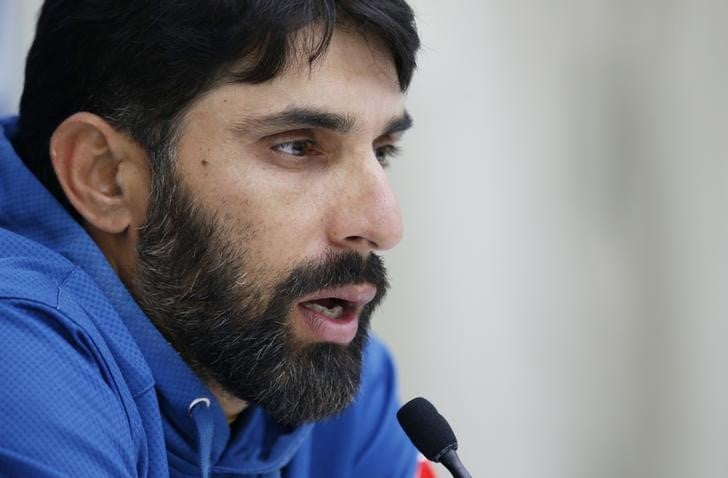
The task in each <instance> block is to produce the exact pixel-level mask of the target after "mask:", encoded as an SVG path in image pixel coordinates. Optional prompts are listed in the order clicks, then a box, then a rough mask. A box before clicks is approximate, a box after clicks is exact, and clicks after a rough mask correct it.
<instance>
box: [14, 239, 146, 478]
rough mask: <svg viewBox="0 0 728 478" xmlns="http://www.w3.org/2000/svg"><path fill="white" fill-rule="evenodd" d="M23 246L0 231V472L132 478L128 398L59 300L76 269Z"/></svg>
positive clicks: (88, 324) (86, 328)
mask: <svg viewBox="0 0 728 478" xmlns="http://www.w3.org/2000/svg"><path fill="white" fill-rule="evenodd" d="M27 242H29V241H27V240H26V241H25V243H24V241H23V240H22V238H20V239H19V236H16V235H14V234H12V233H8V232H7V231H3V230H2V229H0V246H2V247H0V383H2V384H3V385H4V387H5V390H6V392H7V393H2V394H0V423H3V433H0V468H2V469H3V470H8V471H13V472H16V473H17V474H18V476H30V475H29V474H28V473H27V472H28V471H29V470H46V469H54V470H65V471H66V472H68V473H71V474H73V476H102V475H107V474H108V473H112V474H113V475H114V476H126V475H132V474H133V472H134V470H135V469H136V461H137V458H136V456H137V453H136V444H138V440H139V432H138V425H137V423H136V422H137V421H138V420H137V419H136V418H135V417H134V413H133V410H132V409H130V407H129V405H130V404H132V405H133V403H132V401H131V400H130V395H129V393H128V390H127V388H126V387H125V386H124V384H123V379H122V376H121V374H120V373H119V370H118V368H117V366H116V364H115V362H114V359H113V357H112V356H111V354H110V353H109V350H108V347H107V346H106V344H105V343H104V340H103V339H102V338H101V337H100V336H99V334H98V332H97V331H96V329H95V328H94V326H93V325H92V321H91V320H90V318H89V317H88V316H87V314H86V313H85V311H84V310H83V308H82V307H80V306H78V304H76V303H75V301H73V300H68V298H67V297H64V294H63V292H64V290H65V288H64V284H65V283H66V282H67V281H69V280H72V278H74V277H76V276H78V275H79V274H80V271H78V269H77V268H76V267H75V266H74V265H73V264H71V263H70V262H68V261H67V260H65V259H64V258H62V257H61V256H59V255H57V254H53V253H51V252H50V251H47V250H46V251H44V250H43V248H42V247H35V246H34V245H33V244H28V243H27ZM130 412H131V413H130ZM40 442H42V443H43V446H42V447H39V446H38V443H40ZM38 473H39V476H46V475H45V473H44V472H41V471H38ZM31 475H32V474H31ZM32 476H35V475H32Z"/></svg>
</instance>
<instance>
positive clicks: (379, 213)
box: [329, 153, 402, 255]
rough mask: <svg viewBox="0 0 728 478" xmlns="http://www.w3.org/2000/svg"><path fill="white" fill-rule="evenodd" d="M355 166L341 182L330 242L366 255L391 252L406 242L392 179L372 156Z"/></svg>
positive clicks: (349, 169) (344, 175)
mask: <svg viewBox="0 0 728 478" xmlns="http://www.w3.org/2000/svg"><path fill="white" fill-rule="evenodd" d="M353 163H354V165H353V166H351V167H350V168H348V170H347V171H346V173H345V174H343V175H342V176H341V178H340V180H339V181H341V184H340V187H339V188H338V189H339V191H341V192H342V193H341V194H340V195H338V197H337V198H336V200H335V201H334V205H333V208H332V215H333V216H332V218H331V222H330V227H329V236H330V241H331V242H332V243H333V244H334V245H336V246H338V247H341V248H345V249H349V250H355V251H357V252H359V253H360V254H362V255H367V254H369V253H370V252H373V251H384V250H387V249H391V248H392V247H394V246H395V245H396V244H397V243H398V242H399V241H400V239H402V213H401V210H400V208H399V204H398V203H397V200H396V198H395V196H394V193H393V191H392V188H391V186H390V184H389V179H388V178H387V175H386V174H385V172H384V169H383V168H382V166H381V164H380V163H379V161H377V159H376V157H375V156H374V155H373V154H371V153H370V154H368V155H367V156H366V157H363V158H360V161H356V162H353Z"/></svg>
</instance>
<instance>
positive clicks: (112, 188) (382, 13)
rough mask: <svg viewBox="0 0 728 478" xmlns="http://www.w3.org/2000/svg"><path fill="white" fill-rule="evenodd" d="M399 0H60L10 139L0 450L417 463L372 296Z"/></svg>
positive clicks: (322, 469)
mask: <svg viewBox="0 0 728 478" xmlns="http://www.w3.org/2000/svg"><path fill="white" fill-rule="evenodd" d="M418 45H419V40H418V37H417V34H416V31H415V28H414V21H413V16H412V12H411V10H410V8H409V7H408V6H407V5H406V4H405V3H404V2H403V1H400V0H381V1H371V0H362V1H356V0H350V1H345V2H332V1H304V0H287V1H279V0H276V1H242V0H239V1H232V0H229V1H225V0H194V1H193V0H185V1H181V0H129V1H126V2H117V1H112V0H95V1H93V2H92V1H79V0H47V1H46V2H45V4H44V6H43V9H42V11H41V14H40V17H39V21H38V27H37V33H36V38H35V42H34V44H33V46H32V48H31V51H30V53H29V56H28V62H27V68H26V80H25V81H26V82H25V89H24V92H23V97H22V100H21V108H20V116H19V119H18V120H15V119H7V120H4V121H3V122H2V131H3V134H2V135H1V137H2V141H1V142H0V364H1V365H0V379H1V381H0V383H2V384H3V386H4V391H3V393H2V394H0V423H2V431H0V473H1V474H2V476H13V477H26V476H32V477H36V476H38V477H61V476H62V477H100V476H114V477H117V476H124V477H126V476H145V477H153V478H156V477H162V476H180V477H182V476H184V477H191V476H200V477H207V476H231V477H232V476H235V477H278V476H286V477H337V478H341V477H410V476H412V475H413V473H414V466H415V454H414V451H413V449H412V448H411V446H410V445H409V444H408V443H407V440H406V438H405V437H404V435H403V434H402V432H401V431H400V430H399V427H398V426H397V425H396V423H395V419H394V413H395V411H396V408H397V404H396V399H395V384H394V377H393V369H392V364H391V361H390V358H389V355H388V354H387V352H386V351H385V350H384V348H383V347H382V345H380V344H379V343H378V342H377V341H376V340H374V339H371V340H368V338H367V333H368V324H369V318H370V315H371V313H372V311H373V310H374V309H375V307H376V305H377V304H378V303H379V302H380V300H381V299H382V297H383V295H384V293H385V290H386V289H387V280H386V274H385V271H384V268H383V265H382V262H381V260H380V259H379V257H378V256H377V255H376V254H375V252H376V251H381V250H385V249H389V248H390V247H392V246H394V245H395V244H396V243H397V242H398V241H399V239H400V235H401V222H400V213H399V210H398V206H397V203H396V201H395V199H394V196H393V194H392V191H391V190H390V187H389V185H388V182H387V178H386V175H385V171H384V167H385V166H386V164H387V161H388V160H389V158H390V156H391V155H392V154H393V153H394V152H395V150H396V143H397V141H398V139H399V137H400V136H401V134H402V133H403V131H404V130H405V129H407V128H408V127H409V126H410V124H411V120H410V118H409V115H408V114H407V113H406V111H405V107H404V95H403V92H404V91H405V90H406V88H407V86H408V84H409V81H410V78H411V75H412V71H413V69H414V66H415V53H416V50H417V48H418Z"/></svg>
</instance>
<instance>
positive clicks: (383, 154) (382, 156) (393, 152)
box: [374, 144, 399, 167]
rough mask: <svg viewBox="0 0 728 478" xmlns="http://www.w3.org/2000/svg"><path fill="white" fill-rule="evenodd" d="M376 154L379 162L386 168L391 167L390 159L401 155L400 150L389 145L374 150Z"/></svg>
mask: <svg viewBox="0 0 728 478" xmlns="http://www.w3.org/2000/svg"><path fill="white" fill-rule="evenodd" d="M374 154H375V155H376V156H377V161H379V163H380V164H381V165H382V166H384V167H387V166H389V159H390V158H393V157H395V156H397V154H399V148H398V147H397V146H395V145H393V144H387V145H385V146H380V147H379V148H376V149H375V150H374Z"/></svg>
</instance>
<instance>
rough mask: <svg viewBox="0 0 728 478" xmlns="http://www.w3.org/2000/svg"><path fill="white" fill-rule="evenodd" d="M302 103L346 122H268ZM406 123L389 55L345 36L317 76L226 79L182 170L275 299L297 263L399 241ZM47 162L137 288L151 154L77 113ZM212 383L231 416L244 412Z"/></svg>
mask: <svg viewBox="0 0 728 478" xmlns="http://www.w3.org/2000/svg"><path fill="white" fill-rule="evenodd" d="M296 108H298V109H307V110H315V111H317V112H322V113H327V114H333V115H339V116H341V117H346V118H347V119H348V120H349V123H350V124H349V125H348V126H349V127H348V128H345V129H341V130H338V129H336V128H333V129H332V128H328V127H320V126H316V127H311V125H307V124H297V125H293V124H287V125H281V124H277V125H273V124H269V123H266V122H265V121H261V119H262V118H266V117H269V116H271V115H275V114H278V113H280V112H282V111H290V110H291V109H296ZM405 114H406V113H405V109H404V96H403V94H402V92H401V91H400V87H399V84H398V81H397V74H396V69H395V67H394V64H393V62H392V60H391V57H390V56H389V55H388V53H386V51H385V50H384V48H383V47H382V46H381V45H379V44H378V42H377V41H375V40H374V39H369V41H367V39H365V38H364V37H363V36H362V35H361V34H358V33H349V32H346V31H343V30H341V29H337V30H335V32H334V35H333V38H332V41H331V44H330V47H329V49H328V51H327V53H326V55H325V56H324V57H323V58H321V59H319V60H318V61H317V62H316V63H315V64H314V65H313V67H312V68H310V67H309V65H308V63H305V64H301V62H294V63H293V64H292V65H291V66H290V67H289V68H287V69H286V70H285V71H284V72H283V73H282V74H281V75H279V76H277V77H276V78H274V79H273V80H271V81H268V82H266V83H263V84H257V85H252V84H239V83H235V84H223V85H221V86H218V87H216V88H214V89H213V90H211V91H209V92H208V93H206V94H205V95H203V96H202V97H200V98H198V99H197V100H196V101H195V102H194V103H193V104H192V105H191V106H190V108H189V109H188V111H187V114H186V115H185V117H184V120H183V125H182V129H181V135H180V139H179V143H178V145H177V163H176V168H177V172H178V174H179V175H180V177H181V178H182V180H183V181H184V183H185V185H186V187H187V188H188V190H189V191H190V192H192V193H193V194H194V197H196V199H197V201H198V206H199V207H201V208H203V209H204V210H206V211H209V212H211V213H213V214H216V215H217V216H218V217H219V218H222V220H223V222H224V223H225V224H226V226H227V227H228V229H229V230H228V231H227V233H229V234H230V239H231V240H232V241H233V242H236V241H237V242H239V243H240V244H241V247H243V246H242V244H244V245H245V248H246V249H247V250H248V251H250V252H251V253H253V254H254V257H256V259H257V262H258V264H259V268H258V270H256V271H255V280H256V281H258V283H260V284H262V285H263V286H264V287H263V289H262V290H269V289H270V288H271V287H272V286H273V284H275V283H276V282H277V281H278V280H279V279H280V278H281V277H284V276H285V274H286V272H287V271H288V270H289V269H290V267H291V265H292V264H300V263H302V262H303V261H305V260H306V259H311V258H320V257H322V256H323V255H324V254H326V253H327V252H331V251H355V252H357V253H359V254H361V255H363V256H365V255H367V254H369V253H370V252H373V251H382V250H386V249H389V248H391V247H393V246H394V245H395V244H397V243H398V242H399V240H400V238H401V235H402V222H401V215H400V210H399V207H398V205H397V202H396V200H395V197H394V195H393V193H392V190H391V188H390V185H389V182H388V180H387V177H386V174H385V171H384V168H383V164H382V162H381V161H380V160H381V159H382V155H383V153H384V152H385V151H386V149H387V147H388V146H390V145H392V144H394V143H395V142H396V141H397V140H398V136H399V134H400V133H399V132H397V133H391V134H390V133H386V130H387V127H388V125H391V124H392V122H393V121H395V120H398V119H402V118H403V117H404V116H405ZM51 158H52V161H53V165H54V168H55V170H56V174H57V176H58V178H59V182H60V183H61V186H62V187H63V189H64V191H65V193H66V195H67V196H68V198H69V200H70V202H71V204H72V205H73V206H74V207H75V208H76V210H77V211H78V212H79V213H80V214H81V216H83V218H84V220H85V226H86V228H87V230H88V231H89V233H90V234H91V236H92V237H93V238H94V240H95V241H96V242H97V244H98V245H99V247H100V248H101V250H102V252H103V253H104V254H105V256H106V257H107V258H108V260H109V262H110V263H111V265H112V267H114V269H115V270H116V271H117V273H118V274H119V276H120V277H121V279H122V280H123V281H124V282H125V283H126V284H130V283H131V280H132V278H133V276H134V270H135V260H136V244H137V241H138V231H137V230H138V228H139V226H140V225H142V224H143V223H144V219H145V217H146V211H147V207H148V201H147V198H148V195H149V190H150V189H149V188H150V184H151V177H150V169H149V160H148V156H147V155H146V153H145V152H144V151H143V150H142V149H141V148H140V147H139V145H138V144H137V143H136V142H134V141H133V140H132V139H130V138H129V137H127V136H126V135H124V134H122V133H120V132H119V131H117V130H115V129H114V128H113V127H111V126H110V125H109V124H108V123H106V122H105V121H104V120H103V119H102V118H100V117H98V116H95V115H93V114H90V113H77V114H75V115H73V116H71V117H69V118H68V119H67V120H65V121H64V122H63V123H62V124H61V125H60V126H59V127H58V128H57V130H56V131H55V133H54V135H53V137H52V139H51ZM266 299H268V298H266ZM290 314H291V317H290V318H291V319H292V320H291V323H292V324H293V327H294V330H295V332H296V334H297V337H298V338H299V339H300V340H302V341H306V340H313V337H311V336H310V332H309V331H308V329H306V328H305V327H304V326H303V325H302V321H301V319H300V317H298V315H300V312H299V311H298V310H296V309H295V308H294V310H292V311H291V312H290ZM208 385H209V386H210V389H211V391H212V392H213V393H214V394H215V396H216V397H217V398H218V400H219V401H220V403H221V405H222V407H223V410H225V412H226V414H227V415H228V416H235V415H236V414H238V413H239V412H240V411H242V410H243V409H244V408H245V405H246V404H245V402H243V401H242V400H239V399H237V398H235V397H233V396H231V395H230V394H227V393H225V391H224V390H222V388H221V387H219V386H218V385H217V384H214V383H213V384H208Z"/></svg>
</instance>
